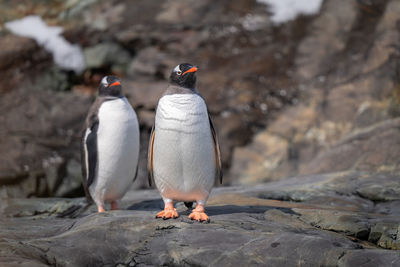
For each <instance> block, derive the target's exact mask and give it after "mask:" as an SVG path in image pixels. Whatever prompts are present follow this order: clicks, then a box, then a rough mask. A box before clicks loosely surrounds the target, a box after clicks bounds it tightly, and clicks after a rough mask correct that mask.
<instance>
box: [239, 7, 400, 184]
mask: <svg viewBox="0 0 400 267" xmlns="http://www.w3.org/2000/svg"><path fill="white" fill-rule="evenodd" d="M399 11H400V3H399V2H398V1H374V2H370V3H366V2H363V1H342V3H341V4H338V3H337V1H329V0H328V1H325V2H324V5H323V8H322V10H321V13H320V15H319V16H318V17H316V18H315V19H314V21H313V22H312V23H311V26H309V27H310V34H309V35H307V36H305V38H304V39H303V40H302V41H301V42H300V44H299V45H298V50H297V55H296V59H295V63H296V79H297V80H298V81H299V83H300V84H301V85H300V88H301V89H303V93H302V97H301V98H300V99H301V100H300V103H299V104H297V105H295V106H293V107H290V108H288V109H286V110H285V111H284V112H282V113H281V114H279V115H278V116H277V117H276V119H274V120H273V121H271V122H270V124H269V125H268V127H267V128H266V129H265V130H263V131H261V132H260V133H258V134H257V135H256V137H255V138H254V139H253V141H252V142H251V143H250V144H249V145H248V146H245V147H242V148H236V149H235V152H234V154H233V155H234V158H233V162H232V166H233V168H232V169H231V176H232V177H233V179H234V180H240V181H241V182H243V183H248V182H253V183H254V182H257V181H266V180H276V179H281V178H283V177H287V176H290V175H297V174H311V173H324V172H332V171H343V170H348V169H356V170H368V171H384V170H385V171H392V172H395V173H398V172H399V171H400V161H399V157H398V155H397V151H399V150H400V146H399V144H400V143H399V140H400V139H399V132H398V126H396V125H397V124H398V119H393V118H394V117H396V116H398V114H399V113H397V111H396V108H395V106H396V104H394V103H398V102H396V101H397V98H398V97H397V96H398V93H397V92H398V87H399V85H400V78H399V77H400V76H399V64H398V63H397V62H398V60H399V50H398V49H397V48H396V47H399V46H400V31H399V28H398V22H399V21H400V15H399V14H400V13H399ZM311 29H312V30H311ZM388 43H391V44H392V45H393V46H391V45H386V47H387V49H383V46H385V44H388ZM262 136H264V138H261V137H262ZM236 166H238V167H236Z"/></svg>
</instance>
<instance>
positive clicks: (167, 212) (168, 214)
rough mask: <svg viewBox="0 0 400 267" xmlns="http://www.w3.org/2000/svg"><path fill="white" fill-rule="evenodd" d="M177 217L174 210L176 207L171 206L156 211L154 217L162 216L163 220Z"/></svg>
mask: <svg viewBox="0 0 400 267" xmlns="http://www.w3.org/2000/svg"><path fill="white" fill-rule="evenodd" d="M178 217H179V214H178V212H177V211H176V209H174V208H172V209H167V208H166V209H164V210H163V211H160V212H159V213H157V215H156V218H163V220H168V219H171V218H172V219H176V218H178Z"/></svg>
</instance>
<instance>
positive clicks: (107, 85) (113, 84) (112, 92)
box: [99, 76, 122, 97]
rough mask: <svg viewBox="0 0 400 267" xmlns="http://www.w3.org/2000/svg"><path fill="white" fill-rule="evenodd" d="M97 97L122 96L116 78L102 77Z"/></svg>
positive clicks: (119, 84)
mask: <svg viewBox="0 0 400 267" xmlns="http://www.w3.org/2000/svg"><path fill="white" fill-rule="evenodd" d="M99 96H117V97H120V96H122V86H121V81H120V79H119V78H118V77H117V76H104V78H103V79H102V80H101V82H100V86H99Z"/></svg>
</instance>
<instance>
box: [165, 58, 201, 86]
mask: <svg viewBox="0 0 400 267" xmlns="http://www.w3.org/2000/svg"><path fill="white" fill-rule="evenodd" d="M196 71H197V67H195V66H193V65H192V64H189V63H182V64H179V65H178V66H176V67H175V69H174V70H173V71H172V73H171V76H170V77H169V79H170V82H171V83H172V84H177V85H179V86H182V87H185V88H189V89H193V88H195V86H196Z"/></svg>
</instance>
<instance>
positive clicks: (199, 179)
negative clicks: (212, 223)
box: [148, 63, 222, 222]
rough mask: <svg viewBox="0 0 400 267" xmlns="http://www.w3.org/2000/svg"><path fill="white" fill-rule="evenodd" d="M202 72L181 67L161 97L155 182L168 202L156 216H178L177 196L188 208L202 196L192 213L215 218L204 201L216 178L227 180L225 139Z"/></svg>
mask: <svg viewBox="0 0 400 267" xmlns="http://www.w3.org/2000/svg"><path fill="white" fill-rule="evenodd" d="M196 71H197V67H195V66H193V65H191V64H188V63H184V64H180V65H178V66H176V67H175V69H174V70H173V71H172V73H171V76H170V85H169V86H168V88H167V90H166V91H165V92H164V94H163V96H162V97H161V98H160V100H159V102H158V107H157V111H156V117H155V125H154V127H153V129H152V132H151V136H150V142H149V151H148V169H149V174H150V175H149V183H150V184H151V178H153V179H154V181H155V183H156V186H157V188H158V190H159V191H160V193H161V196H162V198H163V200H164V204H165V208H164V210H163V211H161V212H159V213H158V214H157V216H156V218H163V219H169V218H174V219H175V218H177V217H178V216H179V215H178V213H177V211H176V209H175V208H174V204H173V201H174V200H175V201H184V202H185V205H186V206H187V207H191V205H192V202H193V201H196V203H197V205H196V208H195V209H194V210H192V213H191V214H190V215H189V218H190V219H192V220H196V221H199V222H202V221H207V222H209V218H208V216H207V214H206V213H205V210H204V205H205V204H206V201H207V199H208V196H209V195H210V193H211V189H212V187H213V185H214V180H215V179H216V178H217V179H220V182H221V183H222V171H221V154H220V149H219V144H218V140H217V136H216V133H215V129H214V126H213V123H212V121H211V118H210V116H209V114H208V111H207V106H206V103H205V102H204V99H203V98H202V96H201V95H200V94H199V92H198V91H197V89H196Z"/></svg>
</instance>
